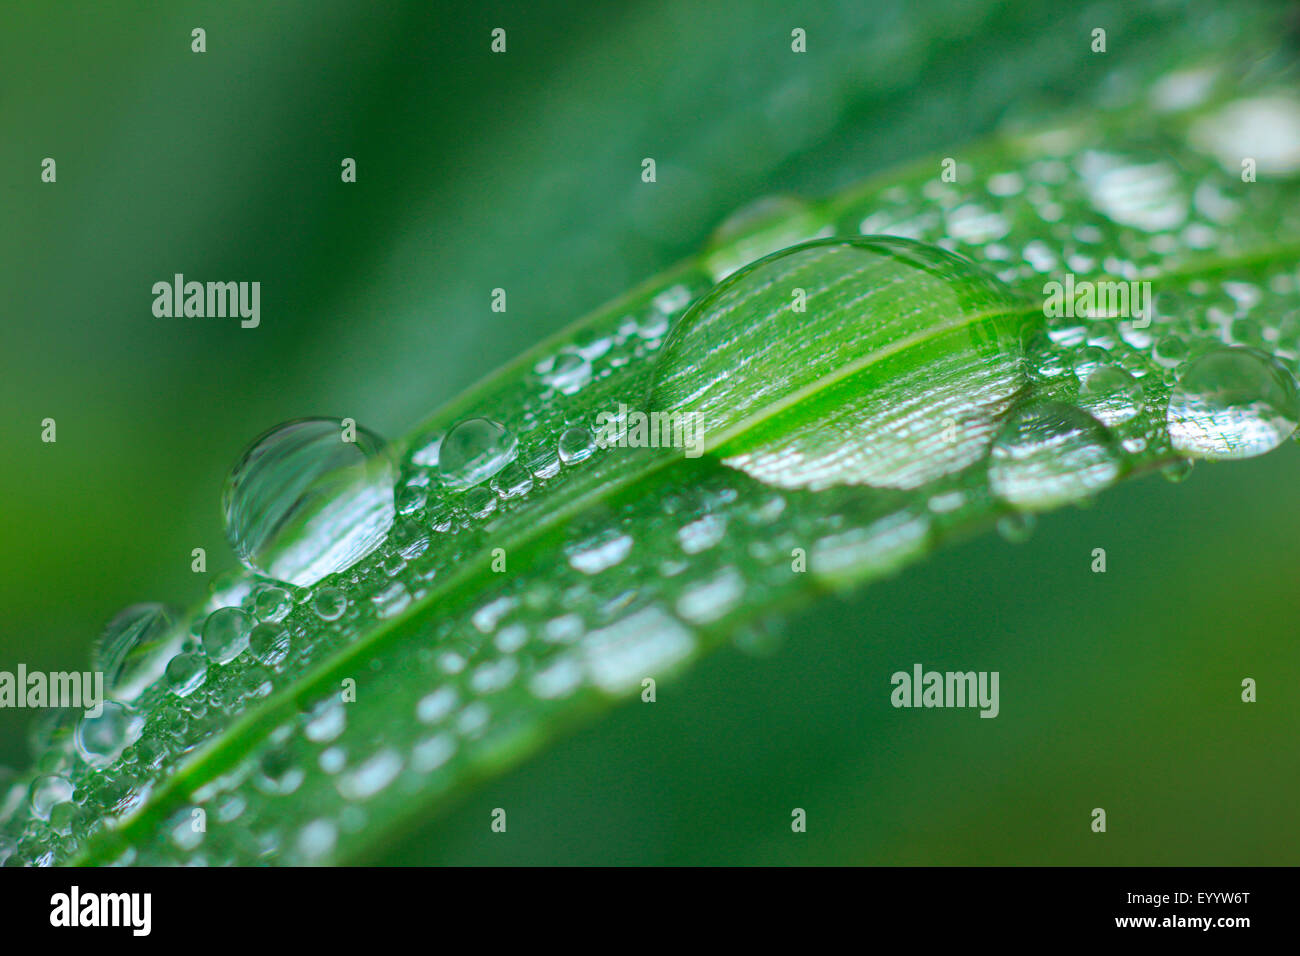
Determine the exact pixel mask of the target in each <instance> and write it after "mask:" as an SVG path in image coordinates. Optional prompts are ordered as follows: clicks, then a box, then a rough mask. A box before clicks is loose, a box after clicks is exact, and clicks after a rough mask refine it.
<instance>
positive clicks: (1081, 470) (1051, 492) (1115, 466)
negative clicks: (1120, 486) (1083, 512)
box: [989, 402, 1119, 510]
mask: <svg viewBox="0 0 1300 956" xmlns="http://www.w3.org/2000/svg"><path fill="white" fill-rule="evenodd" d="M1118 475H1119V457H1118V454H1117V452H1116V450H1115V448H1114V446H1113V444H1112V442H1111V439H1110V435H1109V433H1108V432H1107V431H1106V429H1105V427H1104V426H1103V425H1102V424H1101V423H1100V422H1098V421H1097V420H1096V419H1095V418H1093V417H1092V416H1090V415H1088V414H1087V413H1086V412H1083V411H1081V410H1079V409H1077V408H1073V407H1071V406H1069V405H1062V404H1059V403H1056V402H1035V403H1031V404H1029V405H1025V406H1022V407H1020V408H1018V409H1017V410H1016V411H1015V412H1014V413H1013V414H1012V415H1011V417H1010V418H1008V419H1007V421H1006V423H1005V424H1004V425H1003V427H1002V430H1001V431H1000V432H999V433H998V437H997V439H996V440H995V441H994V443H993V450H992V454H991V458H990V462H989V483H990V485H991V486H992V489H993V493H994V494H995V495H997V496H998V497H999V498H1001V499H1002V500H1003V501H1006V502H1008V503H1010V504H1012V505H1014V506H1016V507H1017V508H1021V509H1025V510H1046V509H1048V508H1053V507H1056V506H1057V505H1061V504H1066V503H1067V502H1071V501H1078V500H1080V499H1082V498H1086V497H1088V496H1089V495H1092V494H1095V493H1096V492H1098V491H1100V490H1101V489H1103V488H1105V487H1106V486H1107V485H1109V484H1110V483H1111V482H1113V481H1114V480H1115V478H1116V477H1117V476H1118Z"/></svg>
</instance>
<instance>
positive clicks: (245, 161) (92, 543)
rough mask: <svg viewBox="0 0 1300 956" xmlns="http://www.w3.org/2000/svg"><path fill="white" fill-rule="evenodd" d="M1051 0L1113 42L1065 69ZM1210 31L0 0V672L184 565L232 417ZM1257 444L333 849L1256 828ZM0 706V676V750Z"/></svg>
mask: <svg viewBox="0 0 1300 956" xmlns="http://www.w3.org/2000/svg"><path fill="white" fill-rule="evenodd" d="M1248 5H1249V6H1251V7H1252V8H1253V7H1255V6H1256V5H1255V4H1253V3H1251V4H1248ZM1260 6H1261V8H1262V9H1265V10H1269V9H1274V10H1277V11H1278V16H1279V23H1281V22H1282V21H1281V13H1282V11H1284V10H1285V9H1286V7H1285V5H1284V4H1281V3H1278V4H1273V5H1269V4H1261V5H1260ZM1096 25H1103V26H1105V27H1106V28H1107V29H1108V30H1109V31H1110V34H1111V36H1112V37H1113V38H1115V37H1125V38H1127V42H1115V41H1114V40H1112V52H1111V53H1110V54H1108V56H1107V57H1106V58H1105V60H1104V62H1101V61H1099V60H1098V58H1096V57H1093V56H1091V54H1090V53H1089V50H1088V45H1087V43H1086V41H1085V40H1083V39H1081V38H1084V37H1086V36H1087V35H1088V31H1089V30H1090V29H1091V28H1092V27H1093V26H1096ZM498 26H500V27H504V28H505V29H506V30H507V31H508V52H507V53H506V54H505V55H503V56H501V55H493V54H492V53H491V52H490V51H489V39H490V37H489V34H490V31H491V29H492V28H494V27H498ZM194 27H203V28H204V29H205V30H206V32H207V52H206V53H205V54H201V55H199V54H194V53H192V52H191V51H190V31H191V29H193V28H194ZM794 27H802V28H804V29H805V30H806V31H807V34H808V49H809V52H808V53H807V54H805V55H802V56H800V55H793V54H791V52H790V30H791V29H792V28H794ZM1279 36H1281V34H1280V33H1279ZM1231 39H1232V28H1231V21H1225V20H1224V19H1223V18H1222V14H1221V13H1220V12H1219V11H1217V9H1216V5H1214V4H1199V3H1128V2H1113V3H1092V4H1082V5H1079V6H1072V7H1068V8H1067V7H1062V6H1061V5H1060V4H1059V3H1058V2H1056V0H1009V2H1002V3H996V2H991V3H987V2H986V3H960V2H953V0H944V2H935V0H900V2H886V0H882V2H874V0H856V2H848V0H845V2H840V3H825V2H824V3H816V4H812V3H810V4H800V3H790V2H775V0H760V2H752V0H751V2H744V3H733V4H726V3H702V2H698V0H695V2H691V0H668V2H664V0H659V2H644V3H638V2H623V3H611V2H604V3H595V2H576V0H551V2H547V3H545V4H537V3H521V2H511V3H504V2H503V3H486V4H468V3H466V4H458V5H452V4H447V3H442V4H431V3H416V2H412V3H398V2H393V3H385V4H373V3H363V2H350V3H349V2H338V0H313V2H283V3H277V4H274V5H268V4H265V3H252V2H229V0H226V2H220V3H216V2H212V3H186V2H176V3H168V4H152V3H135V4H123V5H112V6H111V7H105V6H102V5H99V4H92V3H60V2H43V3H41V4H39V5H38V4H18V3H6V4H4V6H3V10H2V11H0V130H2V132H3V135H2V136H0V184H2V186H3V192H2V193H0V204H2V215H0V222H2V223H3V228H0V309H2V310H3V312H2V316H0V318H2V321H0V336H3V341H2V342H0V345H2V346H3V354H4V356H5V361H4V366H3V375H0V399H2V400H3V408H4V414H3V416H0V440H2V442H3V448H4V450H5V455H6V457H5V467H4V468H3V469H0V500H3V502H4V505H3V509H4V510H3V515H4V521H3V526H2V527H0V562H2V564H0V602H3V603H2V606H3V608H4V611H5V614H4V615H3V619H0V669H9V670H12V669H13V668H14V667H15V666H16V664H17V663H18V662H19V661H21V662H23V663H25V664H27V665H28V667H30V668H33V669H44V670H59V669H68V668H75V667H83V666H85V664H86V662H87V660H88V651H89V647H90V643H91V641H92V639H93V638H94V636H95V634H96V633H97V631H98V629H99V627H100V626H101V625H102V623H103V622H104V621H105V620H107V619H108V618H109V617H111V616H112V615H113V614H114V613H115V612H116V611H117V610H119V609H120V608H121V607H123V606H124V605H126V604H129V603H133V602H136V601H142V600H162V601H166V602H170V603H175V604H181V605H184V604H188V603H190V602H192V601H193V600H195V599H197V598H198V597H200V596H201V595H202V594H203V593H205V591H206V589H207V588H208V586H209V585H210V582H211V579H212V578H213V577H215V576H216V575H217V574H218V573H219V572H221V571H222V570H224V569H226V568H230V567H233V566H234V565H235V561H234V558H233V556H232V555H231V553H230V551H229V549H228V547H227V546H226V544H225V541H224V537H223V534H222V529H221V524H220V514H219V510H218V502H219V497H220V489H221V483H222V481H223V479H224V477H225V473H226V470H227V469H228V468H229V466H230V465H231V463H232V462H233V461H234V459H235V458H236V456H237V455H238V454H239V452H240V451H241V450H242V448H243V447H244V445H245V444H246V443H247V442H248V441H249V440H250V439H251V438H253V437H254V436H256V435H257V434H259V433H260V432H262V431H263V430H264V429H266V428H267V427H269V426H271V425H273V424H275V423H276V422H278V421H281V420H284V419H288V418H293V417H298V416H302V415H312V414H324V415H332V416H351V417H354V418H356V419H357V420H358V421H360V422H362V423H363V424H365V425H368V426H369V427H372V428H374V429H376V430H377V431H379V432H380V433H381V434H384V435H387V436H390V437H391V436H395V435H397V434H400V433H401V432H402V431H403V430H404V429H405V428H406V427H408V426H409V425H411V424H413V423H414V422H415V421H416V420H417V419H418V418H420V417H422V416H423V415H424V414H425V413H427V412H428V411H429V410H430V409H432V408H433V407H434V406H436V405H437V404H439V403H440V402H442V401H444V400H446V399H448V398H450V397H452V396H453V395H455V394H456V393H457V392H458V391H459V390H461V389H462V388H464V387H465V386H467V385H469V384H471V383H472V382H474V381H475V380H477V379H478V378H480V377H481V376H483V375H484V374H486V373H487V372H489V371H490V370H491V369H492V368H493V367H495V366H496V365H498V364H500V363H501V362H503V361H505V360H507V359H509V358H510V357H512V356H513V355H514V354H516V353H518V352H519V351H522V350H523V349H524V348H525V347H527V346H528V345H530V344H531V343H533V342H535V341H536V340H537V339H539V338H540V337H542V336H543V335H545V334H547V333H548V332H551V331H554V330H555V329H557V328H559V327H561V326H562V325H564V324H566V323H567V322H569V321H571V320H572V319H574V318H576V317H577V316H578V315H580V314H582V313H583V312H585V311H587V310H589V309H591V308H593V307H595V306H596V305H598V304H600V303H601V302H602V301H604V300H606V299H608V298H610V297H612V296H613V295H615V294H617V293H619V292H621V291H623V290H624V289H625V288H626V287H627V286H629V285H631V284H633V283H636V282H639V281H641V280H643V279H645V278H648V277H650V276H652V275H654V274H655V273H656V272H658V271H659V270H661V269H662V268H664V267H665V266H667V265H669V264H671V263H672V262H674V261H675V260H677V259H679V258H680V257H682V256H684V255H687V254H690V253H692V252H694V251H696V250H697V249H698V248H699V247H700V245H701V244H702V243H703V242H704V240H705V239H706V238H707V236H708V234H709V232H710V231H711V229H712V228H713V227H714V226H715V225H716V223H717V222H718V221H719V220H720V219H721V218H722V217H724V216H725V215H726V214H727V213H728V212H729V211H731V210H732V209H734V208H736V207H738V206H740V205H743V204H745V203H746V202H748V201H750V200H752V199H754V198H756V197H758V196H761V195H764V194H768V193H773V192H794V193H803V194H807V195H817V194H821V193H824V192H827V191H830V190H833V189H836V188H838V187H840V186H843V185H846V184H848V183H852V182H854V181H856V180H859V179H862V178H864V177H865V176H867V175H869V174H872V173H874V172H878V171H880V170H883V169H887V168H888V167H890V166H891V165H895V164H898V163H901V162H906V161H908V160H911V159H915V158H917V157H919V156H923V155H928V154H941V155H942V154H944V151H948V150H953V149H956V148H959V147H960V145H961V144H962V143H964V142H968V141H970V140H972V139H974V138H977V137H979V136H981V135H985V134H987V133H989V132H990V131H992V130H993V129H995V128H997V127H998V126H999V124H1004V123H1008V122H1015V121H1016V119H1017V118H1018V117H1022V116H1023V117H1032V116H1034V115H1036V114H1041V113H1043V112H1044V111H1051V110H1056V109H1066V108H1087V106H1088V105H1089V104H1091V103H1095V102H1098V101H1099V100H1100V99H1101V98H1103V97H1105V96H1106V95H1108V93H1109V92H1110V91H1113V90H1114V89H1115V88H1116V87H1117V85H1118V82H1119V81H1117V77H1118V78H1122V77H1123V75H1124V73H1125V70H1126V69H1130V68H1137V67H1138V66H1142V67H1143V68H1149V67H1150V66H1151V64H1152V63H1155V64H1157V65H1159V64H1167V65H1168V66H1170V67H1173V66H1177V65H1180V64H1182V63H1183V57H1185V56H1187V55H1190V54H1191V53H1194V52H1195V51H1197V50H1212V49H1213V48H1214V45H1215V44H1216V43H1218V42H1230V41H1231ZM1279 42H1281V43H1285V42H1289V41H1285V40H1280V41H1279ZM47 156H49V157H53V158H55V159H56V161H57V163H58V182H57V183H56V184H54V185H49V184H43V183H41V182H40V162H41V160H42V159H43V158H44V157H47ZM645 156H653V157H655V158H656V161H657V163H658V179H659V182H658V184H657V188H655V189H654V190H647V189H645V188H644V187H643V186H642V184H641V182H640V161H641V159H642V157H645ZM344 157H354V158H355V159H356V161H357V168H358V181H357V183H355V184H343V183H341V182H340V177H339V172H340V161H341V160H342V159H343V158H344ZM175 272H183V273H185V274H186V276H187V277H190V278H195V279H199V280H244V281H260V282H261V284H262V324H261V327H260V328H258V329H255V330H242V329H240V328H239V324H238V321H237V320H234V319H225V320H223V319H157V318H155V317H154V316H153V315H152V312H151V305H152V301H153V298H152V294H151V292H150V288H151V286H152V284H153V283H154V282H156V281H159V280H164V279H169V278H170V277H171V276H172V274H173V273H175ZM498 286H500V287H504V288H506V289H507V291H508V295H509V311H508V312H507V313H505V314H499V313H493V312H492V311H491V310H490V293H491V290H492V289H493V288H494V287H498ZM46 417H53V418H55V419H56V420H57V422H58V442H57V444H54V445H46V444H42V443H41V441H40V422H41V420H42V419H43V418H46ZM1298 456H1300V449H1297V448H1296V447H1295V446H1288V447H1287V448H1285V449H1283V450H1281V451H1279V452H1277V453H1275V454H1274V455H1272V456H1270V457H1268V458H1266V459H1263V460H1259V461H1253V462H1247V463H1243V464H1238V465H1233V466H1222V467H1202V468H1198V469H1197V470H1196V472H1195V473H1194V475H1193V477H1192V478H1191V479H1190V481H1189V482H1187V483H1186V484H1185V485H1182V486H1178V487H1175V486H1172V485H1169V484H1167V483H1166V482H1164V481H1162V480H1160V479H1158V478H1157V479H1146V480H1143V481H1140V482H1137V483H1134V484H1131V485H1129V486H1126V487H1123V488H1120V489H1117V490H1115V491H1112V492H1110V493H1108V494H1107V495H1106V496H1104V497H1103V498H1102V499H1101V501H1100V502H1098V503H1097V504H1096V505H1095V506H1094V507H1093V508H1091V509H1089V510H1087V511H1079V510H1072V511H1069V512H1066V513H1062V514H1056V515H1050V516H1047V517H1046V518H1045V519H1044V520H1043V521H1042V522H1041V526H1040V529H1039V532H1038V534H1037V535H1036V537H1035V538H1034V539H1033V540H1031V541H1030V542H1029V543H1027V544H1025V545H1020V546H1014V547H1013V546H1010V545H1007V544H1005V543H1004V542H1002V541H1001V540H1000V539H998V538H996V537H992V536H990V537H987V538H984V539H980V540H977V541H973V542H971V543H968V544H966V545H964V546H962V547H959V548H956V549H953V550H951V551H949V552H947V553H943V554H940V555H938V556H936V557H935V558H933V559H932V560H930V561H929V562H927V563H926V564H924V565H923V566H921V567H918V568H914V569H912V570H910V571H909V572H907V573H906V574H904V575H903V576H902V577H900V578H898V579H895V580H893V581H889V582H886V583H884V584H882V585H879V586H877V587H874V588H871V589H869V590H867V591H864V592H862V593H861V594H858V595H855V596H853V597H852V598H849V599H843V600H835V601H830V602H827V603H825V604H822V605H820V606H818V607H816V608H814V609H812V610H811V611H809V612H807V613H804V614H803V615H801V616H800V617H798V618H797V619H796V620H794V621H793V622H792V623H791V624H790V626H789V628H788V629H787V630H786V639H785V642H784V644H783V646H782V648H781V650H780V651H779V652H778V653H777V654H776V655H775V656H773V657H770V658H764V659H758V658H752V657H747V656H744V655H742V654H740V653H739V652H734V651H727V652H723V653H721V654H718V655H716V656H714V657H713V658H711V659H710V660H708V661H706V662H705V663H704V664H703V665H701V666H700V667H698V668H697V669H695V670H694V671H693V672H692V673H690V674H689V675H687V676H686V677H685V678H683V679H681V680H680V681H678V682H676V683H673V684H671V685H667V686H665V687H663V688H661V691H660V698H659V703H657V704H656V705H655V706H653V707H647V706H645V705H641V704H639V703H634V704H629V705H627V706H625V707H621V708H619V709H618V710H617V711H616V712H615V713H614V714H613V715H612V716H611V717H610V718H609V719H607V720H605V721H603V722H601V723H599V724H597V725H595V726H593V727H591V728H589V729H587V730H586V731H584V732H581V733H579V734H577V735H574V736H572V737H570V738H569V739H567V740H566V741H564V742H563V743H561V744H560V745H559V746H557V747H555V748H553V749H552V750H551V751H549V752H548V753H545V754H543V755H542V756H540V757H539V758H537V759H535V760H533V761H532V762H531V763H529V764H528V765H527V766H525V767H522V768H520V769H519V770H518V771H516V772H514V773H512V774H510V775H508V776H506V777H504V778H502V779H500V780H498V781H496V782H494V783H492V784H491V785H489V786H488V787H486V788H484V789H483V790H482V791H480V792H479V793H478V794H476V795H475V796H474V797H473V798H472V799H470V800H467V801H466V802H465V803H464V804H463V805H462V806H461V807H460V808H458V809H457V810H455V811H454V812H453V813H452V814H450V815H449V816H446V817H444V818H442V819H441V820H438V821H434V822H432V823H430V824H429V825H428V826H427V827H426V828H424V829H422V830H420V831H418V832H416V833H415V834H412V835H411V836H410V837H409V838H408V839H406V840H404V841H403V842H402V843H401V845H400V846H398V847H394V848H391V849H388V850H382V851H378V852H377V854H376V857H375V860H376V861H379V862H400V863H433V862H457V863H469V862H526V863H541V862H584V863H587V862H590V863H615V862H627V863H659V862H669V863H723V862H746V863H750V862H777V863H796V862H838V863H854V862H890V863H893V862H909V863H944V862H954V863H973V862H995V863H1004V862H1038V863H1058V862H1059V863H1068V862H1086V863H1091V862H1098V863H1099V862H1124V863H1192V864H1195V863H1245V862H1273V863H1278V862H1287V863H1294V862H1296V858H1297V853H1296V848H1297V846H1298V845H1300V841H1298V840H1297V836H1300V823H1297V820H1296V814H1295V812H1294V806H1295V802H1296V793H1297V783H1300V780H1298V779H1297V778H1298V776H1300V773H1298V771H1297V765H1296V760H1295V753H1294V741H1295V740H1296V739H1297V731H1300V715H1298V714H1297V710H1296V707H1295V703H1294V688H1295V687H1296V685H1297V679H1298V678H1300V655H1298V654H1297V652H1296V635H1295V630H1294V628H1295V624H1294V621H1295V618H1296V615H1295V613H1294V612H1295V606H1296V598H1295V583H1294V582H1295V574H1294V570H1293V569H1294V558H1295V555H1296V553H1297V544H1296V542H1297V541H1298V540H1300V514H1297V513H1296V511H1295V509H1294V508H1292V507H1291V502H1292V501H1293V495H1294V487H1295V480H1296V475H1297V468H1298V465H1300V462H1298ZM195 547H204V548H206V549H207V551H208V555H209V564H208V569H209V573H208V574H206V575H196V574H193V573H192V572H191V571H190V551H191V549H192V548H195ZM1095 547H1105V548H1106V549H1107V552H1108V556H1109V564H1110V570H1109V572H1108V573H1107V574H1106V575H1094V574H1092V573H1090V572H1089V570H1088V565H1089V562H1090V555H1091V550H1092V549H1093V548H1095ZM914 661H923V662H924V663H925V664H926V665H927V666H933V667H936V668H939V669H949V668H958V667H960V668H962V669H966V668H968V667H969V668H975V669H998V670H1000V671H1001V673H1002V701H1003V703H1002V715H1001V716H1000V717H999V718H998V719H996V720H979V719H977V718H975V715H974V714H973V713H953V712H945V711H937V712H926V713H923V714H920V715H918V714H915V713H911V712H908V711H895V710H893V709H892V708H890V707H889V706H888V703H887V699H888V698H887V695H888V689H889V688H888V684H887V680H888V674H889V673H891V672H892V671H894V670H897V669H906V668H907V667H909V666H910V664H911V663H913V662H914ZM1246 676H1251V677H1255V678H1256V679H1257V680H1258V681H1259V683H1260V700H1259V703H1257V704H1254V705H1244V704H1241V703H1240V702H1239V686H1240V681H1241V678H1242V677H1246ZM31 717H32V714H31V712H28V711H12V710H10V711H0V763H8V764H15V765H20V764H24V763H25V762H26V759H27V755H26V745H25V741H24V736H25V734H24V728H25V725H26V724H27V723H28V721H29V720H30V719H31ZM497 806H504V807H508V808H510V814H511V816H510V819H511V826H510V833H509V835H508V838H504V839H503V838H500V837H499V836H497V837H494V836H493V835H491V834H490V833H489V831H488V829H487V827H486V825H485V822H484V821H486V820H487V815H488V813H489V811H490V810H491V808H493V807H497ZM795 806H799V807H804V808H805V809H807V810H808V813H809V832H808V833H806V834H803V835H795V834H792V833H791V832H790V827H789V819H790V809H791V808H792V807H795ZM1095 806H1103V807H1105V808H1106V809H1107V811H1108V814H1109V825H1110V832H1109V833H1108V834H1106V835H1105V836H1100V837H1099V836H1095V835H1093V834H1092V833H1091V832H1090V831H1089V829H1088V823H1089V812H1090V810H1091V809H1092V808H1093V807H1095Z"/></svg>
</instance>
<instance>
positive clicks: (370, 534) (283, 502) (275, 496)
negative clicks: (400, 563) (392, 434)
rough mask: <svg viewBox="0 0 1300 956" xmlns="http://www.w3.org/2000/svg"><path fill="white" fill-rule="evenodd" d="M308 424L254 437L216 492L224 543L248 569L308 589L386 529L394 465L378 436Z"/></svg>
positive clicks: (327, 422) (320, 422)
mask: <svg viewBox="0 0 1300 956" xmlns="http://www.w3.org/2000/svg"><path fill="white" fill-rule="evenodd" d="M346 437H351V430H350V429H349V430H345V429H343V428H341V427H340V425H339V423H338V422H337V421H333V420H331V419H323V418H308V419H300V420H298V421H292V422H288V423H286V424H284V425H280V426H278V427H276V428H273V429H271V430H270V431H269V432H267V433H266V434H264V435H262V436H261V437H260V438H258V439H257V440H256V441H255V442H253V444H252V445H251V446H250V447H249V449H248V450H247V451H246V452H244V455H243V457H242V458H240V460H239V462H238V463H237V464H236V465H235V467H234V469H233V470H232V471H231V474H230V478H229V479H227V481H226V487H225V492H224V494H223V510H224V512H225V517H226V537H227V538H228V539H229V540H230V544H231V546H232V547H233V548H234V549H235V553H236V554H237V555H239V559H240V560H241V561H243V562H244V564H245V565H246V566H247V567H249V568H250V569H252V570H254V571H260V572H262V573H263V574H266V575H269V576H270V577H272V578H276V579H277V580H280V581H288V582H290V583H292V584H297V585H300V586H307V585H311V584H314V583H315V582H317V581H319V580H320V579H321V578H323V577H325V575H327V574H333V573H334V572H336V571H341V570H343V569H344V568H348V567H350V566H351V565H353V564H355V563H356V562H357V561H359V560H360V559H361V558H363V557H365V556H366V555H367V554H369V553H370V552H371V551H373V550H374V549H375V548H377V547H378V546H379V545H380V544H381V543H382V542H383V540H384V536H385V535H386V534H387V533H388V529H389V528H390V527H392V524H393V517H394V514H395V509H394V506H393V481H394V479H393V464H392V461H391V460H390V458H389V456H388V453H387V451H386V450H385V448H384V443H383V441H382V439H380V438H379V436H377V435H375V434H374V433H373V432H371V431H368V430H367V429H364V428H362V427H360V426H357V427H356V429H355V438H356V440H355V441H345V440H344V439H345V438H346Z"/></svg>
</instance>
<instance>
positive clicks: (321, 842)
mask: <svg viewBox="0 0 1300 956" xmlns="http://www.w3.org/2000/svg"><path fill="white" fill-rule="evenodd" d="M338 841H339V830H338V827H336V826H335V825H334V824H333V823H332V822H331V821H329V820H313V821H312V822H311V823H309V824H307V825H306V826H305V827H303V828H302V829H301V830H299V831H298V839H297V842H296V843H295V846H296V847H297V849H298V855H299V857H301V859H302V861H303V862H304V863H307V864H313V863H319V862H321V861H322V860H325V859H328V857H329V856H330V854H331V853H333V852H334V847H335V846H336V845H337V844H338Z"/></svg>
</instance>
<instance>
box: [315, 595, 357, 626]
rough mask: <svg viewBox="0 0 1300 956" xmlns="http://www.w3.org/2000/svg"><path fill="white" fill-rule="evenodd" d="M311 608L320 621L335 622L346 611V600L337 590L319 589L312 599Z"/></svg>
mask: <svg viewBox="0 0 1300 956" xmlns="http://www.w3.org/2000/svg"><path fill="white" fill-rule="evenodd" d="M311 607H312V610H313V611H315V612H316V616H317V617H319V618H320V619H321V620H322V621H337V620H338V619H339V618H340V617H342V616H343V612H344V611H346V610H347V609H348V599H347V596H346V595H345V594H344V593H343V592H342V591H340V590H339V589H338V588H321V589H320V590H319V591H317V592H316V596H315V597H313V598H312V601H311Z"/></svg>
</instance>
